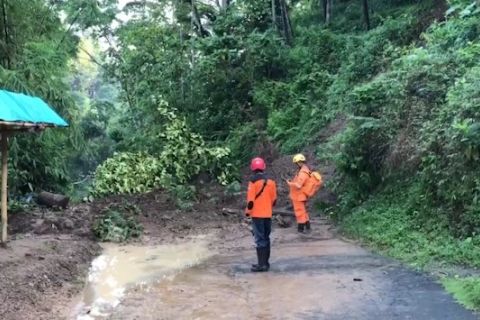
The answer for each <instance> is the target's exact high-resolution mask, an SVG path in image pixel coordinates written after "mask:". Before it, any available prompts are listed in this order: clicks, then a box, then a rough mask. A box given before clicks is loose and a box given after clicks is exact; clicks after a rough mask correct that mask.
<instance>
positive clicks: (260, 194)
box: [245, 158, 277, 272]
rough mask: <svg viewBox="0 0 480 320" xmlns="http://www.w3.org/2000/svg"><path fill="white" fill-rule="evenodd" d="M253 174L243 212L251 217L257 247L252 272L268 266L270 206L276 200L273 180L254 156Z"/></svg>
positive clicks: (261, 270) (265, 268)
mask: <svg viewBox="0 0 480 320" xmlns="http://www.w3.org/2000/svg"><path fill="white" fill-rule="evenodd" d="M250 169H251V170H252V171H253V175H252V177H251V178H250V181H249V182H248V192H247V208H246V210H245V213H246V215H247V216H250V217H252V225H253V234H254V236H255V245H256V247H257V260H258V263H257V264H254V265H252V269H251V270H252V272H265V271H268V269H269V268H270V263H269V261H268V260H269V259H270V232H271V230H272V208H273V206H275V202H276V200H277V186H276V184H275V181H274V180H272V179H271V178H269V177H268V176H267V175H266V174H265V169H266V165H265V161H264V160H263V159H262V158H255V159H253V160H252V162H251V164H250Z"/></svg>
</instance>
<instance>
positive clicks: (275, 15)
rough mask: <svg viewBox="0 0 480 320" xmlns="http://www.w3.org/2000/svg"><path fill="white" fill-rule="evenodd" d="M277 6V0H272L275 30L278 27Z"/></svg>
mask: <svg viewBox="0 0 480 320" xmlns="http://www.w3.org/2000/svg"><path fill="white" fill-rule="evenodd" d="M275 8H276V6H275V0H272V26H273V29H274V30H276V29H277V12H276V10H275Z"/></svg>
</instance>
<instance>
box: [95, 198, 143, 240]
mask: <svg viewBox="0 0 480 320" xmlns="http://www.w3.org/2000/svg"><path fill="white" fill-rule="evenodd" d="M138 213H139V209H138V208H137V207H135V206H128V205H125V206H114V207H110V208H108V209H106V210H104V211H103V212H102V216H101V217H99V218H98V219H97V220H96V221H95V222H94V224H93V232H94V234H95V236H96V237H97V238H98V239H100V240H101V241H112V242H124V241H127V240H129V239H130V238H136V237H139V236H140V235H141V234H142V231H143V227H142V226H141V225H140V224H139V223H138V222H137V220H136V218H135V216H136V215H138Z"/></svg>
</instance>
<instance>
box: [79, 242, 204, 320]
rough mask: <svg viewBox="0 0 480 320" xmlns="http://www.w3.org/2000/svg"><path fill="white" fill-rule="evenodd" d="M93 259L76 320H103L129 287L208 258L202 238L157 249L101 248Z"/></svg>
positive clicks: (152, 280)
mask: <svg viewBox="0 0 480 320" xmlns="http://www.w3.org/2000/svg"><path fill="white" fill-rule="evenodd" d="M103 247H104V251H103V254H102V255H101V256H99V257H97V258H96V259H95V260H93V262H92V265H91V267H90V272H89V275H88V282H87V286H86V288H85V290H84V293H83V297H82V301H81V302H80V303H79V304H78V306H77V308H76V309H75V312H74V316H73V318H74V319H76V320H92V319H105V318H106V317H108V315H109V314H110V313H111V312H112V310H113V309H114V308H115V307H116V306H117V305H118V304H119V303H120V301H121V298H122V297H123V295H124V294H125V292H126V290H128V289H129V288H132V287H138V286H140V287H142V288H145V289H148V287H149V285H151V284H152V283H155V282H158V281H160V280H162V279H163V278H166V277H169V276H172V275H174V274H175V273H177V272H178V271H180V270H182V269H185V268H188V267H191V266H194V265H197V264H199V263H201V262H202V261H204V260H206V259H207V258H209V257H210V256H211V255H212V252H211V251H209V250H208V241H207V238H206V237H203V238H197V239H194V240H193V241H191V242H188V243H183V244H171V245H158V246H133V245H127V246H119V245H113V244H107V245H104V246H103Z"/></svg>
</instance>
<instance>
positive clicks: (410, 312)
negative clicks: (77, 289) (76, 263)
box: [70, 219, 478, 320]
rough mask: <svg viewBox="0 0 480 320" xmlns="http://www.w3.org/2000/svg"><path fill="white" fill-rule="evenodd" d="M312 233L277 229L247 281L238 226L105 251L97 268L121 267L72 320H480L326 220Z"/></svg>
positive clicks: (248, 255)
mask: <svg viewBox="0 0 480 320" xmlns="http://www.w3.org/2000/svg"><path fill="white" fill-rule="evenodd" d="M313 228H314V232H312V233H311V234H310V235H299V234H297V233H296V232H295V228H286V229H280V228H275V229H274V232H273V235H272V238H273V247H272V259H271V270H270V272H267V273H256V274H254V273H251V272H250V264H251V263H252V262H255V257H254V248H253V241H252V237H251V234H250V232H249V230H248V229H247V228H246V227H245V226H243V225H241V224H231V225H229V226H224V227H223V228H221V229H217V230H216V229H215V228H211V229H209V232H208V233H207V234H204V235H201V236H198V235H195V236H191V237H188V236H187V237H185V238H184V239H182V241H177V243H171V244H170V245H169V246H163V245H158V244H150V245H148V244H147V245H146V246H144V247H143V249H135V248H133V249H132V248H131V247H124V248H123V249H122V248H111V247H110V248H107V249H106V250H105V254H104V255H103V258H102V256H100V257H99V258H98V259H104V260H105V259H106V260H108V261H117V262H118V261H121V263H118V264H115V263H106V264H105V263H104V265H109V266H110V268H111V269H110V270H108V268H109V267H108V266H107V267H106V268H107V269H103V271H102V270H100V271H99V270H97V271H96V272H97V275H98V273H99V272H100V273H101V272H106V273H105V274H103V275H102V276H100V277H97V278H96V280H95V281H93V282H92V281H91V282H90V285H89V286H87V289H88V290H86V291H85V292H84V293H83V295H81V296H80V297H79V299H78V301H77V303H76V308H74V311H73V313H72V314H71V315H70V318H71V319H79V320H84V319H89V320H90V319H124V320H131V319H152V320H154V319H155V320H158V319H332V320H335V319H422V320H423V319H432V320H433V319H445V320H447V319H448V320H450V319H462V320H463V319H465V320H468V319H478V316H477V315H475V314H473V313H471V312H469V311H467V310H465V309H464V308H463V307H462V306H460V305H458V304H457V303H456V302H455V301H454V300H453V298H452V297H451V296H450V295H448V294H447V293H446V292H445V291H444V290H443V289H442V287H441V286H440V285H439V284H437V283H436V282H435V281H434V280H433V279H431V278H429V277H428V276H426V275H424V274H420V273H416V272H414V271H411V270H409V269H407V268H405V267H403V266H401V265H400V264H399V263H397V262H395V261H392V260H390V259H386V258H384V257H381V256H378V255H375V254H372V253H371V252H369V251H367V250H365V249H362V248H360V247H359V246H357V245H355V244H353V243H350V242H347V241H344V240H341V239H339V238H338V237H336V236H335V235H334V232H333V229H332V227H331V226H330V225H329V224H328V222H327V221H325V220H320V219H317V220H315V221H314V222H313ZM204 231H206V230H204ZM162 261H163V262H162ZM165 261H168V262H165ZM91 276H92V274H91ZM110 276H111V277H110ZM115 277H117V278H115ZM93 278H95V277H94V276H93ZM108 283H110V285H109V284H108ZM109 286H110V287H109ZM115 293H116V294H117V296H115ZM112 297H113V298H112ZM109 299H110V301H109ZM102 303H103V304H104V305H103V307H102V306H101V304H102Z"/></svg>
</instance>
